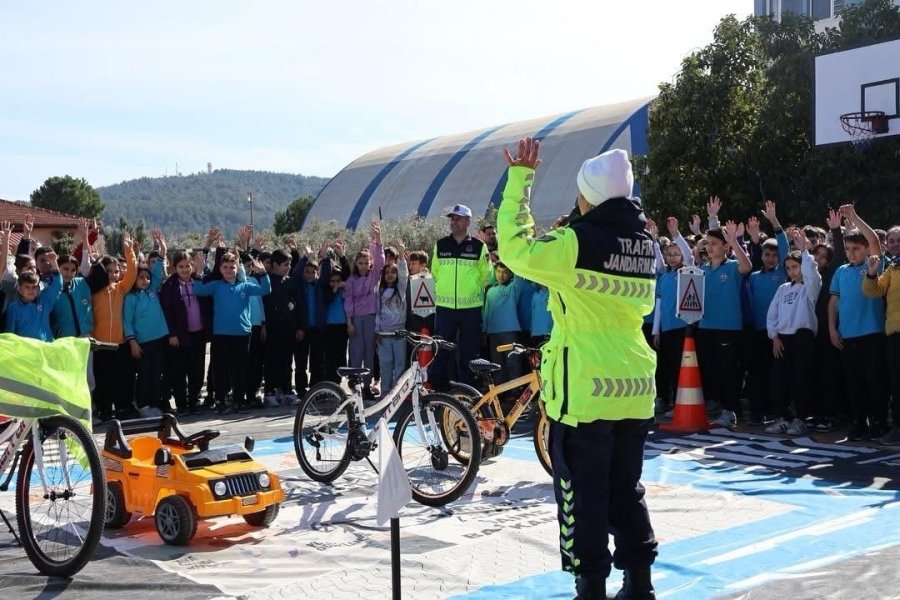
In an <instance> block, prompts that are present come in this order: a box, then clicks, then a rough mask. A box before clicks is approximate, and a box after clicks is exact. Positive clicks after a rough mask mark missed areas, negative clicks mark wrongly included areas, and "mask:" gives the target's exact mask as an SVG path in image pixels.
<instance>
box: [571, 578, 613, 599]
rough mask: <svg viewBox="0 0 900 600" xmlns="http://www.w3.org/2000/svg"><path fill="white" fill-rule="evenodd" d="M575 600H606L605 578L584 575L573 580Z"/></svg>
mask: <svg viewBox="0 0 900 600" xmlns="http://www.w3.org/2000/svg"><path fill="white" fill-rule="evenodd" d="M575 593H576V594H578V595H577V596H575V600H606V577H604V576H602V575H600V574H598V573H586V574H584V575H579V576H578V577H576V578H575Z"/></svg>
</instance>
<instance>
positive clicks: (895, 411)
mask: <svg viewBox="0 0 900 600" xmlns="http://www.w3.org/2000/svg"><path fill="white" fill-rule="evenodd" d="M894 229H895V228H891V229H890V230H888V241H890V240H891V232H893V231H894ZM881 264H883V263H882V261H880V260H879V257H878V256H875V255H872V256H870V257H869V259H868V270H867V271H866V276H865V277H864V278H863V281H862V290H863V293H864V294H865V295H866V296H867V297H869V298H875V299H880V298H882V297H883V298H884V299H885V303H886V310H885V333H886V334H887V366H888V369H887V371H888V377H889V383H890V392H891V415H892V417H893V427H892V428H891V430H890V431H889V432H888V433H887V434H885V435H883V436H882V437H880V438H878V442H879V443H880V444H884V445H885V446H897V445H900V255H898V254H896V253H895V254H894V255H893V258H892V259H891V261H890V262H889V263H888V266H887V268H886V269H884V272H883V273H882V274H881V275H880V276H879V274H878V269H879V267H880V266H881Z"/></svg>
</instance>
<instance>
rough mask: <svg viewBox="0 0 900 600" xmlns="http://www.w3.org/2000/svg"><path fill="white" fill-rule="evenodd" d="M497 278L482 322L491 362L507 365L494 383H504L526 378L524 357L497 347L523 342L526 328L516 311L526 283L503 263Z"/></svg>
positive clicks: (497, 269) (497, 266) (496, 268)
mask: <svg viewBox="0 0 900 600" xmlns="http://www.w3.org/2000/svg"><path fill="white" fill-rule="evenodd" d="M494 275H495V277H496V278H497V285H494V286H491V287H489V288H488V290H487V293H486V294H485V297H484V306H483V307H482V323H483V324H484V325H483V327H484V334H485V335H486V336H487V343H488V348H489V351H490V356H491V362H495V363H497V364H498V365H502V366H503V368H502V369H501V370H500V371H498V372H497V373H496V374H495V376H494V383H497V384H500V383H504V382H506V381H509V380H510V379H515V378H517V377H520V376H521V375H522V365H521V360H520V356H519V355H513V356H507V354H508V353H506V352H498V351H497V346H500V345H503V344H512V343H515V342H518V341H519V332H520V331H522V326H521V324H520V323H519V315H518V311H517V310H516V308H517V306H518V304H519V295H520V293H521V291H522V287H523V286H524V284H525V280H524V279H522V278H521V277H516V276H515V275H513V272H512V271H510V270H509V268H507V266H506V265H504V264H503V263H502V262H499V261H498V262H497V263H496V264H495V265H494ZM466 367H468V365H466Z"/></svg>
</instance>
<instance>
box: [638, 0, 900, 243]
mask: <svg viewBox="0 0 900 600" xmlns="http://www.w3.org/2000/svg"><path fill="white" fill-rule="evenodd" d="M897 35H900V9H898V8H897V7H895V6H893V4H892V3H891V2H890V0H866V1H865V2H863V3H862V4H860V5H858V6H854V7H851V8H848V9H847V10H846V11H845V12H844V13H843V16H842V19H841V23H840V28H839V29H830V30H827V31H826V32H824V33H821V34H816V33H815V29H814V27H813V24H812V22H811V21H810V20H809V19H808V18H806V17H799V16H790V15H784V16H783V17H782V19H781V21H780V22H776V21H774V20H772V19H770V18H768V17H766V18H748V19H745V20H744V21H740V22H739V21H738V20H737V19H736V18H735V17H733V16H729V17H726V18H724V19H723V20H722V21H721V22H720V23H719V26H718V27H716V30H715V32H714V39H713V42H712V43H711V44H710V45H708V46H706V47H705V48H702V49H701V50H698V51H697V52H695V53H693V54H691V55H690V56H688V57H687V58H685V59H684V61H683V62H682V69H681V72H680V73H679V74H678V75H677V76H676V78H675V81H674V82H672V83H665V84H662V85H661V86H660V88H659V89H660V94H659V97H658V98H657V99H656V100H655V101H654V102H653V104H652V105H651V108H650V124H649V129H648V138H649V140H648V141H649V146H650V152H649V153H648V155H646V156H636V157H634V163H635V171H636V173H637V177H638V180H639V181H640V183H641V188H642V195H643V196H644V201H645V205H646V206H647V209H648V211H649V212H650V213H651V214H652V215H653V216H655V217H657V218H658V219H662V218H664V217H666V216H668V215H676V216H679V217H682V218H683V219H684V218H686V217H688V216H689V215H690V214H692V213H697V212H700V210H701V209H702V206H703V204H704V203H705V202H706V199H707V197H708V196H710V195H712V194H716V195H719V196H721V197H722V199H723V200H724V202H725V205H726V208H725V214H724V215H723V216H724V217H725V218H733V219H735V220H738V219H744V218H746V217H747V216H748V215H751V214H755V213H756V212H757V211H758V208H759V205H760V204H761V202H762V201H763V200H764V199H772V200H775V201H776V202H778V204H779V214H780V215H781V217H782V219H781V220H782V223H785V224H787V223H791V222H803V223H815V224H822V222H823V220H824V215H825V211H826V209H827V208H828V207H829V206H831V207H836V206H839V205H840V204H844V203H846V202H855V203H856V204H857V206H858V208H859V210H860V214H862V215H863V216H864V217H865V218H866V219H867V220H869V221H870V222H872V223H875V224H878V225H881V226H887V225H890V224H891V223H896V222H898V221H900V205H898V204H897V202H896V197H897V194H898V193H900V170H898V169H897V168H896V160H897V156H898V152H900V138H887V139H882V140H878V142H877V143H876V144H874V145H873V146H872V147H871V148H870V149H869V150H868V151H866V152H865V153H855V152H854V151H853V149H852V148H851V147H850V146H849V144H848V145H844V146H836V147H828V148H815V147H813V146H812V145H811V132H812V129H813V126H812V125H813V123H812V113H813V110H812V103H813V96H812V92H813V87H814V73H813V67H814V57H815V56H816V55H817V54H821V53H823V52H830V51H836V50H840V49H843V48H848V47H851V46H855V45H858V44H861V43H876V42H878V41H885V40H886V39H891V38H893V37H896V36H897Z"/></svg>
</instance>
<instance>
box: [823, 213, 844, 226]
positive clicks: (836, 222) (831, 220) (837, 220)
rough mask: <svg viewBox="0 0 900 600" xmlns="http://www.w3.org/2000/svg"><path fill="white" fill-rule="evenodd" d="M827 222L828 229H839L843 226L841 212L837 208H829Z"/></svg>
mask: <svg viewBox="0 0 900 600" xmlns="http://www.w3.org/2000/svg"><path fill="white" fill-rule="evenodd" d="M825 224H826V225H828V229H837V228H839V227H840V226H841V213H839V212H838V211H836V210H829V211H828V216H827V217H826V218H825Z"/></svg>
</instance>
